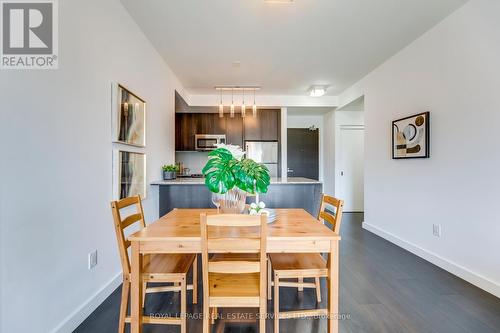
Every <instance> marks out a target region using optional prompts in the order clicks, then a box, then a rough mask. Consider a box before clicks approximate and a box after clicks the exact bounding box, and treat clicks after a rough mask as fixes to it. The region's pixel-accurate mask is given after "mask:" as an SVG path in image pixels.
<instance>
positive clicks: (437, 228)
mask: <svg viewBox="0 0 500 333" xmlns="http://www.w3.org/2000/svg"><path fill="white" fill-rule="evenodd" d="M432 234H433V235H434V236H436V237H441V224H433V225H432Z"/></svg>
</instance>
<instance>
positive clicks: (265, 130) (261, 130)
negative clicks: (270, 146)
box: [243, 110, 281, 141]
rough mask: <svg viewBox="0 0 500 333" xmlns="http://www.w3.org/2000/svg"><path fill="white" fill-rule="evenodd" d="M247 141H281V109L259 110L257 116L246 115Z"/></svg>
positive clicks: (245, 129) (245, 131)
mask: <svg viewBox="0 0 500 333" xmlns="http://www.w3.org/2000/svg"><path fill="white" fill-rule="evenodd" d="M243 123H244V133H245V135H244V138H245V141H279V133H280V126H281V124H280V111H279V110H259V112H258V114H257V117H256V118H254V117H252V116H249V117H245V119H244V121H243Z"/></svg>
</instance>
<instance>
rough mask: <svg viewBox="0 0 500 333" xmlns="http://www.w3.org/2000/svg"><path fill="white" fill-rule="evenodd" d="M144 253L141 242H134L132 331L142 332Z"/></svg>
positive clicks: (131, 296) (135, 332) (132, 262)
mask: <svg viewBox="0 0 500 333" xmlns="http://www.w3.org/2000/svg"><path fill="white" fill-rule="evenodd" d="M141 267H142V255H141V253H140V243H139V242H138V241H133V242H132V258H131V271H132V274H131V275H132V278H131V289H132V290H131V295H130V300H131V302H130V303H131V306H130V312H131V313H130V315H131V325H130V331H131V333H142V304H141V303H142V288H143V286H142V272H141Z"/></svg>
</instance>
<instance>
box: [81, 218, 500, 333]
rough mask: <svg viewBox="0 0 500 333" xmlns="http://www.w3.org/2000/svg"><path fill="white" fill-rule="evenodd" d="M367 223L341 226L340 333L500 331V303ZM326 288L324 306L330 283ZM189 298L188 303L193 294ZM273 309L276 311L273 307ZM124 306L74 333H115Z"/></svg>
mask: <svg viewBox="0 0 500 333" xmlns="http://www.w3.org/2000/svg"><path fill="white" fill-rule="evenodd" d="M362 220H363V215H362V214H345V215H344V220H343V224H342V231H341V233H342V241H341V252H340V262H341V267H340V279H341V280H340V311H341V313H342V314H344V315H345V319H344V320H342V321H341V322H340V332H343V333H344V332H353V333H360V332H367V333H377V332H394V333H406V332H434V333H446V332H450V333H463V332H473V333H479V332H500V299H498V298H496V297H494V296H492V295H490V294H488V293H486V292H484V291H482V290H481V289H478V288H476V287H474V286H473V285H471V284H469V283H467V282H465V281H463V280H461V279H459V278H457V277H455V276H453V275H452V274H450V273H448V272H446V271H444V270H442V269H440V268H438V267H436V266H434V265H432V264H430V263H428V262H427V261H425V260H423V259H420V258H419V257H416V256H415V255H413V254H411V253H409V252H407V251H405V250H403V249H401V248H399V247H397V246H395V245H393V244H391V243H389V242H387V241H385V240H383V239H382V238H380V237H377V236H375V235H373V234H371V233H370V232H368V231H365V230H363V229H362V228H361V222H362ZM322 283H323V288H322V292H323V294H324V296H323V299H324V300H326V287H325V281H323V282H322ZM200 289H201V288H200ZM200 296H201V290H200ZM188 298H189V302H188V304H189V303H190V301H191V292H189V293H188ZM280 302H281V309H282V310H283V309H285V310H292V309H295V310H297V309H301V308H303V309H305V308H311V307H314V306H316V297H315V294H314V291H313V290H306V291H304V292H297V291H296V289H290V288H284V289H282V290H281V292H280ZM179 303H180V301H179V296H178V295H177V294H176V295H174V294H172V293H167V294H156V295H148V296H147V298H146V308H145V311H146V313H148V314H151V313H170V314H175V313H176V312H177V311H178V309H179V306H180V305H179ZM268 304H269V305H268V311H269V312H270V313H272V311H273V305H272V302H269V303H268ZM119 305H120V288H118V289H117V290H115V291H114V292H113V294H112V295H111V296H109V297H108V298H107V299H106V301H105V302H104V303H103V304H101V306H99V308H97V309H96V310H95V311H94V312H93V313H92V314H91V315H90V316H89V318H87V319H86V320H85V321H84V322H83V323H82V324H81V325H80V326H79V327H78V329H77V330H76V331H75V332H78V333H84V332H89V333H90V332H91V333H99V332H103V333H110V332H116V331H117V329H118V311H119ZM320 305H321V306H325V304H320ZM188 311H189V312H190V313H191V314H195V313H201V311H202V307H201V302H200V304H198V305H196V306H193V305H192V304H191V305H189V306H188ZM325 324H326V322H325V321H324V320H320V319H287V320H281V329H280V330H281V332H288V333H292V332H300V333H304V332H326V325H325ZM257 330H258V329H257V327H256V326H255V325H252V324H240V325H237V324H231V325H229V324H228V325H227V326H226V330H225V332H257ZM214 331H215V329H214ZM267 331H268V332H272V331H273V324H272V320H268V323H267ZM127 332H128V328H127ZM156 332H179V328H177V327H172V326H159V325H145V327H144V333H156ZM188 332H191V333H193V332H201V321H200V320H198V319H190V320H189V321H188Z"/></svg>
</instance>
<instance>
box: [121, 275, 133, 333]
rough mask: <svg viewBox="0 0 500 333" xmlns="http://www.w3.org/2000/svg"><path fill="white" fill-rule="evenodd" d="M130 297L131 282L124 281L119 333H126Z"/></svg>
mask: <svg viewBox="0 0 500 333" xmlns="http://www.w3.org/2000/svg"><path fill="white" fill-rule="evenodd" d="M129 295H130V282H129V281H127V280H125V279H124V280H123V284H122V300H121V303H120V321H119V323H118V333H125V317H126V316H127V308H128V298H129Z"/></svg>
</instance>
